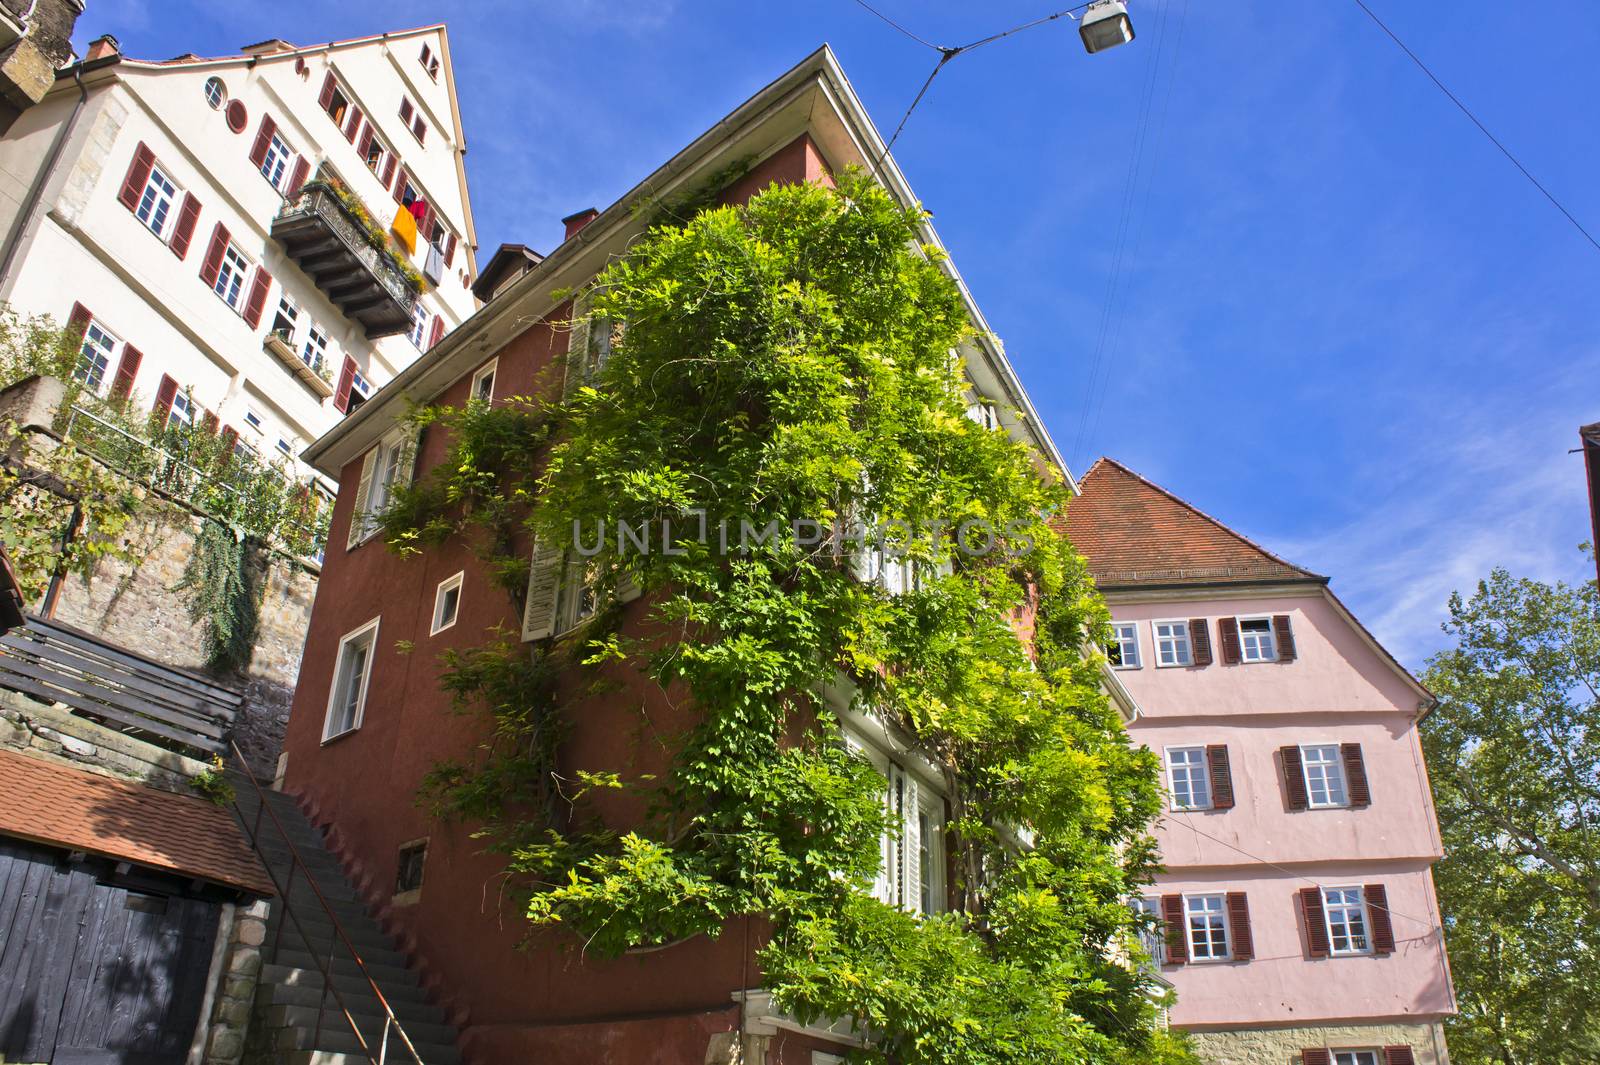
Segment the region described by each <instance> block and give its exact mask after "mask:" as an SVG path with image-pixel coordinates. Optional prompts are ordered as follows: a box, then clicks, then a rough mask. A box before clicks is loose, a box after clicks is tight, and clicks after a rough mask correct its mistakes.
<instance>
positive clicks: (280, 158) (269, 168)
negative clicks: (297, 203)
mask: <svg viewBox="0 0 1600 1065" xmlns="http://www.w3.org/2000/svg"><path fill="white" fill-rule="evenodd" d="M293 158H294V150H293V149H292V148H290V147H289V144H288V142H287V141H285V140H284V139H283V136H282V134H279V133H276V132H274V133H273V134H272V139H271V140H269V141H267V154H266V157H265V158H264V159H262V160H261V176H262V177H264V178H266V179H267V182H268V184H270V185H271V186H272V187H273V188H275V189H278V190H279V191H280V192H281V191H282V190H283V185H284V181H285V180H286V179H287V178H288V175H289V162H290V160H292V159H293Z"/></svg>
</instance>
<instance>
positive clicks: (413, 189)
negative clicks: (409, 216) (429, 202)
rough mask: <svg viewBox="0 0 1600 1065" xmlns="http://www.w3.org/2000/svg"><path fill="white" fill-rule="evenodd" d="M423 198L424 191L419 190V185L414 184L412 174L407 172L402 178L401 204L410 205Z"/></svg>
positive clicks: (403, 205) (402, 205)
mask: <svg viewBox="0 0 1600 1065" xmlns="http://www.w3.org/2000/svg"><path fill="white" fill-rule="evenodd" d="M420 199H422V193H420V192H418V191H417V186H416V185H414V184H412V182H411V175H410V174H407V175H405V176H404V177H402V178H401V179H400V206H401V207H410V206H411V205H412V204H414V203H416V202H417V201H418V200H420Z"/></svg>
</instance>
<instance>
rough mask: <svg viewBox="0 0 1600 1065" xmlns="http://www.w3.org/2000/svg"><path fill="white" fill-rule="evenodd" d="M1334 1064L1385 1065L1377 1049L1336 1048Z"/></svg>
mask: <svg viewBox="0 0 1600 1065" xmlns="http://www.w3.org/2000/svg"><path fill="white" fill-rule="evenodd" d="M1333 1065H1383V1063H1382V1062H1380V1061H1379V1060H1378V1052H1377V1051H1376V1050H1335V1051H1334V1052H1333Z"/></svg>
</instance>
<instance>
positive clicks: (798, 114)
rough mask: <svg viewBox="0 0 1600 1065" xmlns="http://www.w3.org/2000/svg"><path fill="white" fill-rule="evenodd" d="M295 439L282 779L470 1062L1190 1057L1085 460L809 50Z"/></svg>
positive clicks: (837, 84) (858, 113) (837, 79)
mask: <svg viewBox="0 0 1600 1065" xmlns="http://www.w3.org/2000/svg"><path fill="white" fill-rule="evenodd" d="M307 459H308V461H311V462H313V463H315V464H316V465H318V466H319V467H320V468H321V469H322V470H323V471H324V472H326V473H328V474H329V475H330V476H336V477H337V478H338V479H339V482H340V492H339V496H338V500H337V503H336V505H335V509H334V515H333V523H332V530H331V535H330V545H331V546H330V549H329V552H328V557H327V559H326V562H325V565H324V571H323V579H322V584H321V587H320V589H319V595H318V601H317V606H316V609H315V611H314V613H313V617H312V622H311V627H310V632H309V634H308V640H307V646H306V652H305V656H304V659H303V665H302V673H301V682H300V686H299V689H298V691H297V695H296V701H295V708H294V714H293V717H292V719H291V723H290V734H289V737H288V742H287V764H286V767H285V785H286V787H287V788H288V789H289V790H291V791H293V792H295V793H297V794H298V795H299V796H300V797H301V798H302V800H303V802H304V803H305V804H306V806H307V807H308V808H309V809H310V810H311V811H312V812H313V814H314V816H315V817H316V818H317V819H318V820H319V821H321V822H323V823H325V824H327V825H329V826H330V827H331V829H332V830H333V831H332V833H331V838H332V839H334V840H335V841H336V842H337V844H338V845H339V846H340V848H341V849H342V851H343V856H344V858H345V860H346V862H347V863H348V864H349V865H350V866H351V867H352V868H354V869H356V870H357V871H358V872H359V874H360V878H361V879H362V881H363V883H364V885H365V889H366V891H367V894H368V897H369V901H370V902H372V903H374V904H375V905H378V906H380V907H382V908H384V909H385V910H386V913H387V916H388V918H389V920H390V921H391V922H392V923H393V924H394V925H395V926H397V927H398V928H400V929H403V931H404V933H405V935H406V937H407V939H408V941H409V942H410V944H411V945H412V947H413V951H414V955H415V956H416V958H417V959H418V960H419V961H420V962H421V963H422V964H423V965H424V966H425V968H426V969H427V971H428V972H429V973H430V974H431V975H432V976H433V977H434V978H435V986H436V988H437V990H438V992H439V994H440V996H441V998H442V999H443V1000H444V1001H445V1002H446V1003H447V1004H448V1005H450V1006H451V1007H453V1009H454V1010H455V1011H456V1012H455V1017H456V1019H457V1020H458V1022H459V1024H460V1028H461V1031H462V1035H463V1044H462V1049H463V1052H464V1054H465V1055H466V1056H467V1057H468V1058H469V1059H470V1060H478V1061H495V1062H498V1061H512V1060H539V1061H549V1062H567V1061H571V1062H580V1061H582V1062H592V1061H616V1062H630V1061H641V1062H642V1061H683V1062H696V1063H697V1062H702V1061H728V1062H732V1061H744V1062H757V1061H761V1062H766V1063H768V1065H794V1063H802V1062H803V1063H814V1062H819V1061H831V1060H839V1059H843V1058H845V1057H860V1058H863V1059H865V1060H875V1061H894V1062H949V1063H952V1065H953V1063H956V1062H961V1063H969V1062H970V1063H979V1062H1023V1061H1028V1062H1134V1061H1140V1062H1163V1061H1174V1062H1175V1061H1184V1060H1188V1058H1187V1055H1186V1051H1184V1050H1183V1048H1182V1047H1181V1046H1179V1045H1177V1044H1176V1043H1174V1042H1173V1041H1172V1040H1171V1039H1169V1037H1167V1036H1166V1035H1165V1033H1164V1032H1162V1031H1161V1029H1160V1023H1159V1012H1160V1011H1159V1009H1158V1004H1157V998H1158V993H1159V990H1160V987H1159V984H1158V982H1157V981H1156V980H1155V979H1154V978H1153V977H1152V976H1151V975H1150V973H1149V971H1148V969H1146V968H1145V967H1144V966H1142V965H1141V964H1140V960H1139V957H1138V949H1139V948H1138V947H1137V941H1138V932H1139V927H1138V925H1137V923H1136V922H1137V918H1136V917H1134V916H1133V913H1134V911H1133V910H1132V909H1131V908H1130V906H1129V905H1128V900H1129V898H1130V897H1132V896H1133V895H1135V894H1137V889H1138V886H1139V885H1140V884H1141V883H1142V882H1143V881H1145V880H1146V879H1147V878H1148V876H1149V874H1150V871H1151V870H1150V859H1151V850H1150V841H1149V839H1148V837H1147V836H1146V835H1145V832H1146V829H1147V827H1148V824H1149V821H1150V819H1151V818H1152V816H1153V815H1154V813H1155V810H1156V806H1157V800H1156V777H1155V766H1154V762H1153V761H1152V760H1151V758H1150V757H1149V756H1148V755H1147V754H1145V753H1143V752H1139V751H1136V750H1134V749H1133V748H1132V746H1131V745H1130V744H1129V743H1128V742H1127V739H1126V736H1125V735H1124V733H1123V731H1122V729H1121V724H1120V721H1119V719H1118V716H1117V712H1116V710H1115V709H1114V707H1113V706H1112V704H1111V703H1110V702H1109V701H1108V699H1107V697H1106V696H1105V694H1104V692H1103V689H1102V678H1103V674H1102V664H1101V662H1100V661H1099V660H1098V658H1097V657H1096V656H1093V655H1086V654H1085V653H1084V648H1085V647H1086V646H1094V645H1097V644H1098V643H1100V642H1101V640H1102V638H1103V637H1104V634H1105V621H1106V614H1105V610H1104V606H1103V604H1101V603H1100V601H1099V600H1098V598H1097V597H1096V596H1095V595H1094V592H1093V589H1092V585H1091V583H1090V581H1089V579H1088V575H1087V571H1086V569H1085V567H1084V565H1083V563H1082V560H1081V559H1080V558H1079V557H1078V556H1077V555H1076V553H1075V552H1074V551H1073V550H1072V548H1071V546H1070V545H1069V544H1067V543H1066V542H1065V541H1064V540H1063V539H1061V538H1060V537H1059V536H1057V535H1056V534H1055V533H1053V532H1052V531H1051V529H1050V524H1049V522H1050V519H1051V518H1052V517H1053V516H1055V515H1058V514H1059V512H1060V510H1061V508H1062V507H1064V506H1066V505H1067V498H1068V494H1069V488H1070V480H1069V477H1070V475H1069V474H1068V473H1067V472H1066V470H1065V466H1064V464H1063V463H1062V462H1061V459H1060V456H1059V455H1058V454H1057V453H1056V451H1055V449H1054V447H1053V445H1052V444H1051V442H1050V440H1049V438H1048V435H1047V434H1046V433H1045V432H1044V430H1043V429H1042V427H1041V426H1040V423H1039V422H1038V419H1037V418H1036V417H1035V416H1034V412H1033V411H1032V408H1031V406H1030V404H1029V403H1028V400H1027V397H1026V395H1025V393H1024V392H1023V391H1022V388H1021V385H1020V383H1019V382H1018V381H1017V379H1016V376H1015V374H1014V373H1013V372H1012V370H1011V368H1010V366H1009V364H1008V363H1007V362H1006V360H1005V357H1004V354H1003V352H1002V351H1001V349H1000V347H999V345H998V342H997V341H996V340H995V339H994V337H993V336H992V334H990V333H989V331H988V330H987V327H986V325H985V323H984V322H983V319H982V316H981V314H980V313H979V312H978V310H977V308H976V306H975V304H973V302H972V300H971V298H970V295H969V294H968V293H967V292H966V290H965V287H964V285H962V283H961V281H960V278H959V275H958V274H956V272H955V270H954V268H953V267H952V266H951V265H950V263H949V262H948V259H947V258H946V256H945V255H944V252H943V250H942V248H941V247H940V246H939V244H938V241H937V237H936V236H935V235H934V233H933V231H932V229H931V227H930V226H929V224H928V221H927V217H926V215H925V214H923V213H922V211H921V209H920V207H918V206H917V204H916V201H915V199H914V197H913V196H912V194H911V192H910V190H909V188H907V187H906V185H905V183H904V180H903V178H902V177H901V176H900V175H899V172H898V170H897V169H896V168H895V166H894V164H893V161H892V160H891V159H889V158H887V157H886V156H885V155H884V154H883V152H882V144H881V141H880V140H878V138H877V135H876V133H875V132H874V130H873V128H872V125H871V123H870V121H869V120H868V119H867V117H866V115H865V114H864V112H863V111H862V109H861V107H860V104H859V102H858V101H857V100H856V99H855V97H854V95H853V93H852V91H851V90H850V87H849V85H848V82H847V81H846V80H845V78H844V76H843V73H842V72H841V71H840V70H839V68H838V66H837V64H836V63H835V61H834V59H833V57H832V55H831V53H829V52H828V51H827V50H826V49H823V50H821V51H819V52H818V53H816V54H815V55H813V56H812V57H810V58H808V59H807V60H806V61H805V62H803V63H802V64H801V65H800V66H798V67H796V68H795V69H794V70H791V71H790V72H789V73H787V74H786V75H784V76H783V77H782V78H780V79H779V80H778V81H776V82H774V83H773V84H772V85H770V86H768V87H767V88H766V89H764V90H762V91H761V92H760V93H758V94H757V95H756V96H755V97H753V98H752V99H751V100H749V101H747V102H746V103H745V104H744V105H742V106H741V107H740V108H739V109H737V110H736V111H735V112H733V113H732V114H731V115H730V116H728V118H727V119H725V120H724V121H723V122H721V123H719V124H718V125H717V126H716V127H715V128H714V129H713V130H711V131H710V132H708V133H707V134H706V135H705V136H703V137H701V138H700V139H699V140H697V141H696V142H694V143H693V144H692V145H690V147H689V148H687V149H685V150H684V151H683V152H682V153H680V154H679V155H678V156H676V157H674V158H673V159H672V160H669V161H668V162H667V163H666V164H665V165H664V166H663V167H661V168H660V169H659V170H657V171H656V172H655V173H654V174H653V175H651V176H650V177H649V178H647V179H646V180H645V181H644V182H642V183H641V184H640V186H638V187H637V188H636V189H635V190H634V191H633V192H632V193H630V194H629V196H627V197H625V198H624V199H623V200H622V201H620V202H619V203H617V204H615V205H613V206H612V207H611V208H609V209H607V210H606V211H604V212H601V213H600V214H599V215H598V217H596V218H594V219H593V220H592V221H589V222H588V223H587V224H586V225H585V226H584V227H583V228H582V229H580V230H577V231H576V232H572V233H569V236H568V239H567V240H566V242H565V243H564V244H563V245H561V246H560V247H559V248H558V249H556V250H555V251H554V252H553V253H552V254H551V255H550V256H549V257H548V258H546V259H544V260H542V261H541V262H540V263H539V264H538V265H537V266H535V267H534V268H533V269H531V270H530V271H529V272H528V273H527V274H526V275H524V276H523V277H521V278H519V279H518V280H517V281H515V282H514V283H512V284H511V285H510V286H509V287H508V288H506V289H504V290H502V291H501V292H500V293H499V294H498V295H497V296H496V298H495V299H494V300H493V301H492V302H491V303H490V304H489V305H488V306H487V307H486V308H484V309H483V310H482V311H481V312H480V313H479V314H478V315H477V316H476V317H475V318H474V319H472V320H471V321H469V322H468V323H466V324H465V325H464V326H463V327H462V328H461V329H460V330H458V331H457V332H456V333H455V334H452V335H451V336H450V337H449V338H447V339H446V341H444V342H443V343H441V344H440V345H439V347H438V349H436V350H435V351H433V352H430V353H429V355H428V356H427V357H425V358H424V359H423V360H422V361H420V362H419V363H417V364H416V365H415V366H413V367H411V368H410V369H408V370H407V371H406V372H405V373H403V374H402V375H401V376H400V377H399V378H398V379H397V380H396V381H395V382H394V383H393V384H392V385H391V386H390V387H388V388H386V389H384V390H383V391H382V392H381V393H379V394H378V395H377V396H376V397H374V399H373V400H372V401H370V402H369V403H368V404H366V405H365V406H364V407H363V408H362V409H361V410H360V411H358V412H357V413H356V414H355V415H353V416H352V417H351V418H350V419H349V420H348V421H346V422H345V423H344V424H343V425H342V426H341V427H340V428H339V429H337V430H335V431H334V432H333V433H331V434H329V435H328V436H327V437H324V438H323V439H322V440H321V441H319V442H318V443H317V444H315V445H314V446H313V447H312V448H311V449H310V451H309V452H308V453H307ZM874 530H875V531H874ZM402 865H403V866H404V870H405V883H404V884H403V885H401V884H400V883H398V880H399V875H400V871H401V867H402ZM419 877H420V887H419V886H418V879H419ZM402 886H403V887H404V889H405V890H404V891H397V888H400V887H402ZM830 1055H831V1056H830Z"/></svg>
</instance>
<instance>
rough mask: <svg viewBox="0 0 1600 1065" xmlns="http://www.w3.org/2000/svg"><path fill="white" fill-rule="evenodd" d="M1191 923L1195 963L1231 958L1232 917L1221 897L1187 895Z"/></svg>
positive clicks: (1187, 912) (1191, 946) (1190, 935)
mask: <svg viewBox="0 0 1600 1065" xmlns="http://www.w3.org/2000/svg"><path fill="white" fill-rule="evenodd" d="M1183 904H1184V912H1185V914H1186V915H1187V917H1188V921H1189V957H1190V958H1192V959H1194V960H1195V961H1226V960H1227V959H1228V916H1227V906H1226V904H1225V900H1224V898H1223V896H1221V895H1185V896H1184V899H1183Z"/></svg>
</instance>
